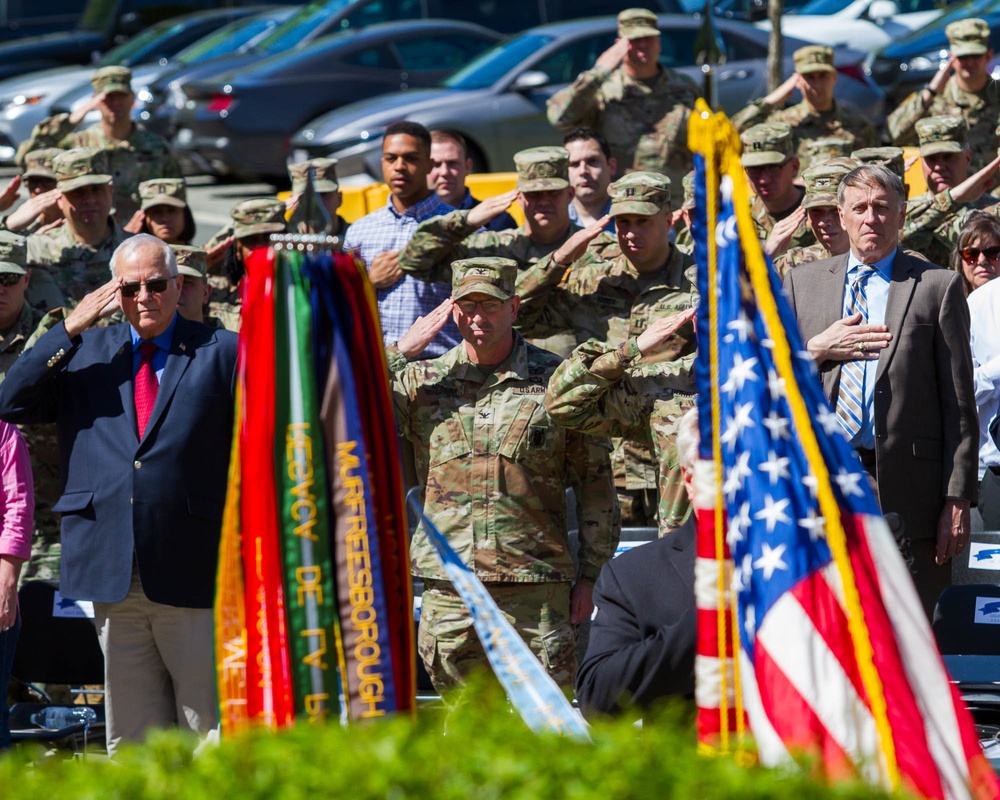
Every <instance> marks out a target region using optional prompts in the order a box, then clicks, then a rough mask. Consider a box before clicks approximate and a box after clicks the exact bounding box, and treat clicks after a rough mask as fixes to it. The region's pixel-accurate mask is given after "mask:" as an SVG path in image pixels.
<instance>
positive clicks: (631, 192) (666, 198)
mask: <svg viewBox="0 0 1000 800" xmlns="http://www.w3.org/2000/svg"><path fill="white" fill-rule="evenodd" d="M608 194H609V195H610V196H611V208H610V209H609V210H608V213H609V214H610V215H611V216H612V217H617V216H618V215H619V214H639V215H641V216H643V217H651V216H653V215H654V214H658V213H659V212H660V210H661V209H662V208H664V207H666V208H670V178H668V177H667V176H666V175H661V174H660V173H659V172H630V173H628V174H627V175H622V177H620V178H619V179H618V180H616V181H615V182H614V183H612V184H611V185H610V186H609V187H608Z"/></svg>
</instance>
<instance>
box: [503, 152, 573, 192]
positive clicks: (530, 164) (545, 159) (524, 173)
mask: <svg viewBox="0 0 1000 800" xmlns="http://www.w3.org/2000/svg"><path fill="white" fill-rule="evenodd" d="M514 166H515V167H517V188H518V189H519V190H520V191H522V192H545V191H548V190H550V189H565V188H566V187H567V186H569V151H568V150H567V149H566V148H565V147H531V148H529V149H527V150H521V151H520V152H519V153H514Z"/></svg>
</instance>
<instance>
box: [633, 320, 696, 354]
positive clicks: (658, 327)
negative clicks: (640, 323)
mask: <svg viewBox="0 0 1000 800" xmlns="http://www.w3.org/2000/svg"><path fill="white" fill-rule="evenodd" d="M697 314H698V309H697V308H689V309H688V310H687V311H682V312H680V313H679V314H674V315H673V316H670V317H660V318H658V319H655V320H653V321H652V322H651V323H650V324H649V327H648V328H646V330H644V331H643V332H642V333H641V334H639V338H638V339H636V340H635V343H636V345H637V346H638V347H639V352H640V353H642V354H643V355H644V356H648V355H652V354H654V353H656V352H658V351H659V348H660V347H661V346H662V345H663V343H664V342H666V341H667V340H668V339H669V338H670V337H671V336H673V335H674V334H675V333H677V331H679V330H680V329H681V328H682V327H683V325H684V323H686V322H690V321H691V320H693V319H694V318H695V316H697Z"/></svg>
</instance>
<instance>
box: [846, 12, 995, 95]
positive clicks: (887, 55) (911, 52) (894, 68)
mask: <svg viewBox="0 0 1000 800" xmlns="http://www.w3.org/2000/svg"><path fill="white" fill-rule="evenodd" d="M969 17H980V18H982V19H985V20H986V22H987V23H989V26H990V46H991V47H992V48H993V49H994V50H1000V0H971V2H966V3H962V4H961V5H957V6H951V7H949V8H948V10H947V11H946V12H945V13H944V14H942V15H941V16H940V17H938V18H937V19H936V20H934V21H933V22H931V23H930V24H928V25H925V26H924V27H923V28H920V29H919V30H916V31H913V33H910V34H909V35H907V36H904V37H902V38H901V39H899V40H898V41H895V42H892V43H891V44H887V45H886V46H885V47H883V48H881V49H880V50H877V51H875V52H873V53H871V54H870V55H869V56H868V58H867V59H866V60H865V71H866V72H867V73H868V74H869V76H870V77H871V79H872V80H873V81H875V83H877V84H878V85H879V86H880V87H882V91H884V92H885V96H886V102H887V104H888V107H889V108H895V107H896V106H897V105H899V103H900V102H902V101H903V100H904V99H905V98H906V96H907V95H908V94H910V92H912V91H914V90H916V89H918V88H919V87H920V86H922V85H923V84H925V83H927V81H929V80H930V79H931V78H932V77H933V76H934V73H935V72H937V71H938V70H939V69H940V68H941V67H942V65H944V63H945V62H946V61H947V60H948V37H947V36H945V35H944V29H945V28H946V27H948V25H950V24H951V23H952V22H956V21H957V20H960V19H967V18H969Z"/></svg>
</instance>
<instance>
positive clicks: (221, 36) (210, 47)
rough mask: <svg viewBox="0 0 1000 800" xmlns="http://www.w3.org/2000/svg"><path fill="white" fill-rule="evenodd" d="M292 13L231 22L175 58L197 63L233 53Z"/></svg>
mask: <svg viewBox="0 0 1000 800" xmlns="http://www.w3.org/2000/svg"><path fill="white" fill-rule="evenodd" d="M291 13H292V10H291V9H288V11H287V13H279V14H269V15H267V16H259V17H251V18H250V19H241V20H239V21H237V22H232V23H230V24H229V25H226V27H224V28H222V29H221V30H218V31H216V32H215V33H213V34H210V35H208V36H206V37H205V38H204V39H199V40H198V41H197V42H195V43H194V44H192V45H190V46H189V47H185V48H184V49H183V50H181V51H180V52H179V53H178V54H177V56H176V57H175V60H176V61H177V62H178V63H180V64H197V63H198V62H199V61H206V60H207V59H209V58H215V57H216V56H222V55H226V54H228V53H235V52H237V51H238V50H239V49H240V48H242V47H244V46H245V45H247V44H252V43H253V42H255V41H257V40H258V39H259V38H260V37H261V36H263V35H265V34H266V33H268V32H269V31H272V30H274V29H275V28H276V27H277V26H278V25H280V24H281V22H283V21H284V20H285V19H287V18H288V17H289V16H290V15H291Z"/></svg>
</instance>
